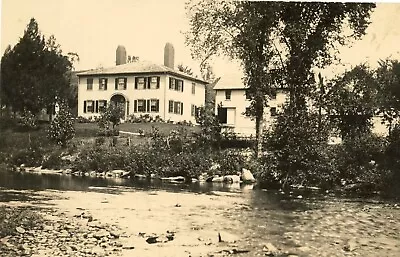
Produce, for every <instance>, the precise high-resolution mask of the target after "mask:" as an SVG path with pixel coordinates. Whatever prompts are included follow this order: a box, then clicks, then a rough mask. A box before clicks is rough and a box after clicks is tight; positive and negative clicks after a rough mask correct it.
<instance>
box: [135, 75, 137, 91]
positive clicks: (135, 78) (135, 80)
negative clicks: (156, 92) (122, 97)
mask: <svg viewBox="0 0 400 257" xmlns="http://www.w3.org/2000/svg"><path fill="white" fill-rule="evenodd" d="M137 84H138V78H137V77H135V89H137Z"/></svg>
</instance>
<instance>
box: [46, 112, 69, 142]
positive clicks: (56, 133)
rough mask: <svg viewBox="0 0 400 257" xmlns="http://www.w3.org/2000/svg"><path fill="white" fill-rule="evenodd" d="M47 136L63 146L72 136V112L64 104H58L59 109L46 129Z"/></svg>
mask: <svg viewBox="0 0 400 257" xmlns="http://www.w3.org/2000/svg"><path fill="white" fill-rule="evenodd" d="M47 136H48V138H49V139H50V140H51V141H53V142H55V143H57V144H58V145H61V146H62V147H65V146H66V144H67V142H68V141H69V140H71V139H72V138H74V136H75V128H74V122H73V119H72V114H71V112H70V111H69V108H68V106H67V105H66V104H60V110H59V112H58V114H57V116H56V117H55V118H54V119H53V121H52V122H51V123H50V126H49V128H48V130H47Z"/></svg>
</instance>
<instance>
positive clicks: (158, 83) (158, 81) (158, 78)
mask: <svg viewBox="0 0 400 257" xmlns="http://www.w3.org/2000/svg"><path fill="white" fill-rule="evenodd" d="M159 88H160V77H157V89H159Z"/></svg>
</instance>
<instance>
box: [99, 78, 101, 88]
mask: <svg viewBox="0 0 400 257" xmlns="http://www.w3.org/2000/svg"><path fill="white" fill-rule="evenodd" d="M100 87H101V78H99V90H100Z"/></svg>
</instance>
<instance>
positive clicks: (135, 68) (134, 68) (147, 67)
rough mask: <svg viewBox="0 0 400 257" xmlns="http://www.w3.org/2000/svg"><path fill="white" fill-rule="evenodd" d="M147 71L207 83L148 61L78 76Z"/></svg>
mask: <svg viewBox="0 0 400 257" xmlns="http://www.w3.org/2000/svg"><path fill="white" fill-rule="evenodd" d="M145 73H165V74H171V75H174V76H178V77H182V78H186V79H189V80H193V81H196V82H200V83H203V84H207V83H208V82H207V81H204V80H202V79H199V78H196V77H194V76H191V75H188V74H186V73H184V72H180V71H177V70H174V69H171V68H169V67H167V66H164V65H159V64H154V63H151V62H148V61H136V62H131V63H126V64H121V65H116V66H113V67H108V68H99V69H93V70H88V71H84V72H80V73H78V74H77V75H78V76H92V75H114V74H116V75H117V74H118V75H119V74H145Z"/></svg>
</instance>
